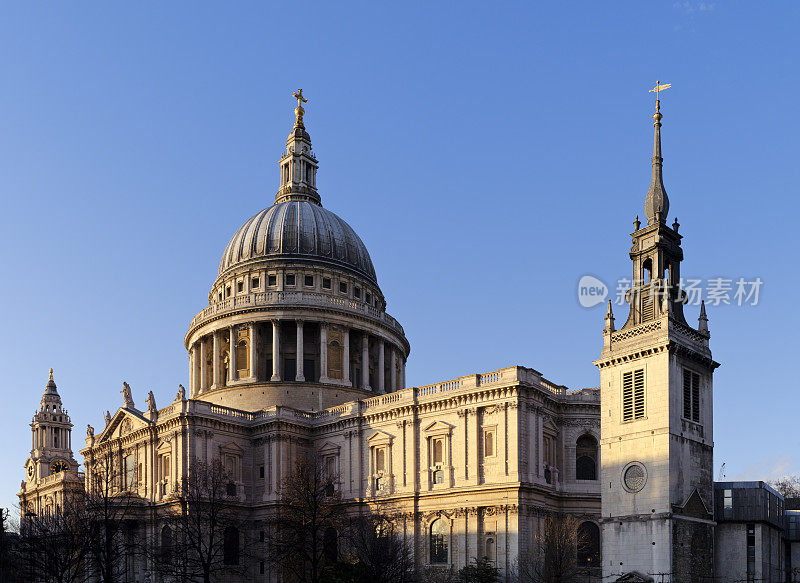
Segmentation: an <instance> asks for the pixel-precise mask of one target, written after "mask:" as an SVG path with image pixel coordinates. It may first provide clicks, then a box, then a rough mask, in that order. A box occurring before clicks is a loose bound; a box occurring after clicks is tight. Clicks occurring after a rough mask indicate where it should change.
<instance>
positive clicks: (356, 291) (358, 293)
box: [353, 287, 361, 298]
mask: <svg viewBox="0 0 800 583" xmlns="http://www.w3.org/2000/svg"><path fill="white" fill-rule="evenodd" d="M353 295H354V296H355V297H357V298H360V297H361V288H360V287H354V288H353Z"/></svg>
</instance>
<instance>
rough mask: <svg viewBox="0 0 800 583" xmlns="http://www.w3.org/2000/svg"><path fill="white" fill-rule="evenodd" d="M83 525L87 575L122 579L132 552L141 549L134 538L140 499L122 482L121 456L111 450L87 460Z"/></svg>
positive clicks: (105, 581) (110, 581) (112, 581)
mask: <svg viewBox="0 0 800 583" xmlns="http://www.w3.org/2000/svg"><path fill="white" fill-rule="evenodd" d="M86 474H87V491H86V494H85V498H84V507H85V511H84V513H83V516H84V527H85V528H86V531H87V547H88V553H89V560H88V561H87V565H88V571H89V574H90V576H92V577H94V578H95V579H96V580H99V581H100V582H101V583H117V582H118V581H124V580H125V579H126V577H127V573H128V569H129V567H130V566H131V564H132V561H133V560H134V558H135V556H136V555H137V554H139V553H140V552H141V551H142V547H141V545H140V544H139V541H138V540H137V539H139V538H140V536H139V535H140V533H139V532H138V526H139V520H137V519H139V518H141V510H142V509H143V507H142V505H141V501H140V499H139V498H138V496H136V495H135V494H134V493H133V492H132V491H131V490H130V487H131V485H130V484H126V483H125V480H126V477H125V475H124V473H123V471H122V459H121V458H120V456H118V455H114V453H113V452H111V451H105V452H102V453H100V454H95V455H92V457H91V458H90V459H89V460H87V464H86Z"/></svg>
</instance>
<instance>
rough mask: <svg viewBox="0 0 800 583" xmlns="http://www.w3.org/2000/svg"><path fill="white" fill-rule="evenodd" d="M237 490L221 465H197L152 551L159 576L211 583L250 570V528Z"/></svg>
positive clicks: (164, 518)
mask: <svg viewBox="0 0 800 583" xmlns="http://www.w3.org/2000/svg"><path fill="white" fill-rule="evenodd" d="M235 488H236V486H235V485H234V484H233V482H232V481H231V477H230V476H229V475H228V473H227V471H226V470H225V467H224V466H223V464H222V462H221V461H220V460H219V459H217V458H215V459H214V460H212V461H211V462H210V463H207V462H205V461H201V460H199V459H197V458H194V459H193V460H192V462H191V464H190V466H189V476H188V479H187V480H186V481H185V484H184V485H183V487H182V491H181V493H180V495H179V496H178V497H176V498H175V499H174V501H173V503H172V505H171V506H170V507H168V508H167V510H166V511H165V512H164V513H163V514H162V515H161V517H160V520H159V523H158V525H159V528H158V529H157V532H156V533H155V535H156V540H155V541H153V542H154V543H155V544H154V545H152V546H151V547H150V552H151V553H152V558H153V564H154V565H155V568H156V571H157V572H159V573H160V574H161V575H162V576H163V577H165V578H167V579H172V580H175V581H203V582H204V583H209V582H210V581H211V580H212V579H213V578H214V576H215V575H217V574H221V573H223V572H224V573H231V572H236V571H243V570H244V565H245V561H244V556H245V554H246V553H245V552H244V549H243V547H244V544H243V543H244V537H243V535H242V533H243V530H244V526H245V522H244V519H243V517H242V510H241V508H240V507H239V504H238V499H237V497H236V491H235Z"/></svg>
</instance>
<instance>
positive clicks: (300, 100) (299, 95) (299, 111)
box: [292, 89, 308, 127]
mask: <svg viewBox="0 0 800 583" xmlns="http://www.w3.org/2000/svg"><path fill="white" fill-rule="evenodd" d="M292 97H294V98H295V99H296V100H297V107H296V108H295V109H294V115H295V122H294V124H295V125H296V126H300V127H304V126H303V114H304V113H305V112H306V110H305V109H303V104H304V103H308V99H306V98H305V97H303V90H302V89H298V90H297V91H295V92H294V93H292Z"/></svg>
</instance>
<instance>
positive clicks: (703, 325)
mask: <svg viewBox="0 0 800 583" xmlns="http://www.w3.org/2000/svg"><path fill="white" fill-rule="evenodd" d="M697 321H698V325H697V329H698V330H699V331H700V332H708V316H706V302H705V300H700V317H699V318H697Z"/></svg>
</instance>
